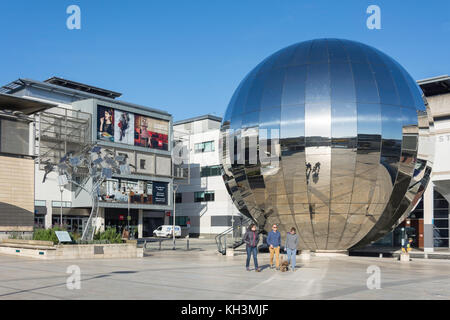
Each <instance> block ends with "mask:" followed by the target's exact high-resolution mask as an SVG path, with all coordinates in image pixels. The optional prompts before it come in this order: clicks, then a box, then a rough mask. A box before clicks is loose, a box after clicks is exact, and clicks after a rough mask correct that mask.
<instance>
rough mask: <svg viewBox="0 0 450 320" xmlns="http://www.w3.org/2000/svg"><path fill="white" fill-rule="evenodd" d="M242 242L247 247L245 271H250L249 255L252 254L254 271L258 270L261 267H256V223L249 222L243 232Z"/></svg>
mask: <svg viewBox="0 0 450 320" xmlns="http://www.w3.org/2000/svg"><path fill="white" fill-rule="evenodd" d="M244 242H245V244H246V249H247V261H246V264H245V267H246V268H247V271H250V257H251V255H253V263H254V264H255V271H256V272H260V271H261V269H260V268H259V267H258V257H257V256H258V242H259V234H258V232H256V225H255V224H253V223H252V224H251V225H250V227H249V228H248V230H247V232H246V233H245V234H244Z"/></svg>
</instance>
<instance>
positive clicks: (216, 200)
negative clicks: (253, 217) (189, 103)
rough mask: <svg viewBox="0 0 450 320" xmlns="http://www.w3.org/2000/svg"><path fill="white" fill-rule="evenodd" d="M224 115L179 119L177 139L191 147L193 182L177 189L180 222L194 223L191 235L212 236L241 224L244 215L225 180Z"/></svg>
mask: <svg viewBox="0 0 450 320" xmlns="http://www.w3.org/2000/svg"><path fill="white" fill-rule="evenodd" d="M221 121H222V118H219V117H216V116H213V115H204V116H199V117H195V118H190V119H186V120H181V121H177V122H175V123H174V125H173V131H174V138H175V140H177V139H180V140H182V141H183V142H182V143H184V144H185V145H186V146H188V148H187V149H188V152H189V157H188V158H189V166H190V181H189V184H184V183H182V184H179V185H178V188H177V191H176V218H175V220H176V224H178V225H181V226H182V227H183V226H186V225H187V223H188V221H189V222H190V228H189V234H190V235H191V236H201V237H209V236H213V235H216V234H218V233H221V232H223V231H225V230H227V229H229V228H230V227H231V226H232V225H234V224H236V225H237V224H238V223H239V222H240V219H241V217H242V216H241V214H240V213H239V210H238V209H237V208H236V206H235V205H234V204H233V202H232V201H231V198H230V196H229V194H228V192H227V190H226V187H225V184H224V183H223V179H222V173H221V166H220V160H219V137H220V124H221Z"/></svg>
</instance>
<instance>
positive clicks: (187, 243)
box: [186, 235, 189, 251]
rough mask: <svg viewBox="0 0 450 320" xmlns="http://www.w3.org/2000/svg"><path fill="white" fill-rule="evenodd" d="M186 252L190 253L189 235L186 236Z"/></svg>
mask: <svg viewBox="0 0 450 320" xmlns="http://www.w3.org/2000/svg"><path fill="white" fill-rule="evenodd" d="M186 250H187V251H189V235H187V236H186Z"/></svg>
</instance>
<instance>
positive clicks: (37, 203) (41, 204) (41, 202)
mask: <svg viewBox="0 0 450 320" xmlns="http://www.w3.org/2000/svg"><path fill="white" fill-rule="evenodd" d="M34 206H35V207H46V206H47V202H46V201H45V200H34Z"/></svg>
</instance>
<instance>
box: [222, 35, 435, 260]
mask: <svg viewBox="0 0 450 320" xmlns="http://www.w3.org/2000/svg"><path fill="white" fill-rule="evenodd" d="M427 109H428V107H427V103H426V100H425V98H424V97H423V94H422V91H421V89H420V88H419V87H418V86H417V84H416V82H415V81H414V80H413V79H412V78H411V76H410V75H409V74H408V72H407V71H406V70H405V69H404V68H403V67H402V66H401V65H400V64H398V63H397V62H396V61H395V60H393V59H392V58H390V57H389V56H387V55H386V54H384V53H383V52H381V51H379V50H377V49H375V48H373V47H370V46H367V45H364V44H362V43H358V42H354V41H349V40H341V39H319V40H312V41H306V42H301V43H298V44H294V45H291V46H289V47H287V48H284V49H282V50H280V51H278V52H276V53H274V54H273V55H271V56H270V57H268V58H267V59H265V60H264V61H263V62H261V63H260V64H259V65H258V66H256V67H255V68H254V69H253V70H252V71H251V72H250V73H249V74H248V75H247V76H246V77H245V78H244V80H243V81H242V82H241V83H240V85H239V87H238V88H237V89H236V91H235V93H234V95H233V96H232V98H231V101H230V104H229V106H228V108H227V110H226V112H225V115H224V118H223V122H222V127H221V140H220V151H221V156H220V157H221V161H222V166H223V179H224V181H225V184H226V187H227V189H228V192H229V193H230V195H231V197H232V199H233V202H234V203H235V205H236V206H237V207H238V208H239V210H240V211H241V212H242V213H243V214H244V215H246V216H248V217H251V218H252V219H253V220H254V221H255V222H256V223H257V225H258V227H259V228H260V229H262V230H265V231H270V229H271V227H272V224H278V226H279V231H280V232H281V234H282V237H283V239H284V236H285V234H286V232H288V231H290V230H291V228H292V227H294V228H296V230H297V233H298V234H299V238H300V243H299V249H310V250H315V251H316V250H346V249H349V248H351V247H355V246H362V245H366V244H369V243H371V242H373V241H375V240H378V239H380V238H381V237H383V236H384V235H386V234H387V233H388V232H390V231H391V230H392V229H393V228H394V227H395V226H396V225H398V224H399V223H400V222H401V220H402V219H404V218H405V216H406V215H407V214H408V213H409V212H410V211H411V210H412V209H413V208H414V206H415V205H416V204H417V202H418V200H419V199H420V196H421V195H422V193H423V191H424V188H425V187H426V185H427V182H428V179H429V176H430V173H431V168H432V155H433V150H432V146H431V144H430V143H426V139H427V135H428V133H429V132H430V131H431V130H433V120H432V119H431V117H430V116H429V114H430V113H429V112H427Z"/></svg>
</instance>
